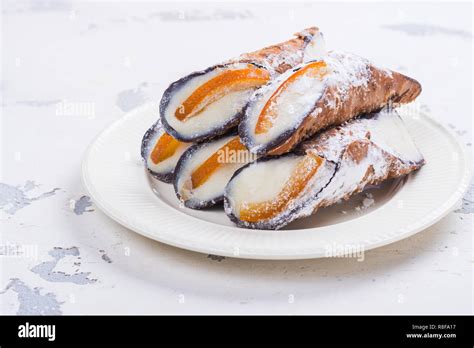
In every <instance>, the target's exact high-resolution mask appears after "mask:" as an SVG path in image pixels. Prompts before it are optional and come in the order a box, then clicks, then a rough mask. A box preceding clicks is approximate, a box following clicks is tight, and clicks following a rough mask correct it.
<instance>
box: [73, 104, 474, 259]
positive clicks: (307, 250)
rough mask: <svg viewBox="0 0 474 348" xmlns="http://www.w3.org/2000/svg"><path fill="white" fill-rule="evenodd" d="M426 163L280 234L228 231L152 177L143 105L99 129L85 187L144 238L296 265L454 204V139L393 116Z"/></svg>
mask: <svg viewBox="0 0 474 348" xmlns="http://www.w3.org/2000/svg"><path fill="white" fill-rule="evenodd" d="M401 116H402V118H403V119H404V121H405V123H406V125H407V127H408V129H409V131H410V133H411V134H412V136H413V137H414V139H415V142H416V144H417V145H418V147H419V149H420V150H421V152H422V153H423V155H424V156H425V159H426V165H425V166H424V167H423V168H422V169H421V170H420V171H419V172H417V173H415V174H413V175H410V176H408V177H407V178H405V179H403V180H398V181H391V182H388V183H385V184H384V185H382V187H380V188H377V189H372V190H371V191H370V192H371V193H372V194H373V197H374V200H375V204H373V205H371V206H370V207H366V206H367V205H368V204H367V203H370V200H366V201H365V203H366V204H365V205H364V204H363V199H364V198H365V197H366V196H365V193H362V194H360V195H358V196H356V197H353V198H352V199H351V200H350V201H349V202H347V203H343V204H337V205H335V206H333V207H330V208H326V209H323V210H320V211H319V212H318V213H317V214H316V215H314V216H312V217H308V218H306V219H302V220H299V221H296V222H294V223H292V224H290V225H288V226H287V228H286V229H284V230H280V231H259V230H246V229H241V228H237V227H235V226H234V225H233V224H232V223H231V222H230V221H229V220H228V219H227V217H226V216H225V214H224V212H223V211H222V209H217V208H216V209H213V210H210V211H194V210H191V209H188V208H184V207H182V206H180V205H179V202H178V200H177V199H176V196H175V194H174V191H173V188H172V186H171V185H167V184H164V183H161V182H158V181H156V180H153V179H151V178H150V177H149V176H148V174H147V172H146V171H145V169H144V166H143V163H142V160H141V157H140V143H141V139H142V136H143V134H144V133H145V131H146V130H147V128H148V127H149V126H150V125H151V124H152V123H153V122H154V121H155V120H156V119H157V117H158V107H157V106H156V105H154V104H147V105H145V106H143V107H140V108H138V109H136V110H134V111H132V112H130V113H128V114H127V115H126V116H124V117H123V118H122V119H120V120H118V121H116V122H115V123H114V124H112V125H111V126H110V127H109V128H107V129H106V130H105V131H104V132H102V133H101V134H100V135H99V136H98V137H97V138H96V140H95V141H94V142H93V143H92V144H91V145H90V147H89V149H88V150H87V152H86V154H85V157H84V160H83V163H82V175H83V182H84V185H85V187H86V189H87V191H88V192H89V194H90V196H91V197H92V199H93V200H94V202H95V204H96V205H97V206H98V207H99V208H100V209H101V210H102V211H103V212H104V213H105V214H107V215H108V216H110V217H111V218H112V219H114V220H116V221H117V222H119V223H120V224H122V225H124V226H126V227H127V228H129V229H131V230H132V231H135V232H137V233H139V234H142V235H144V236H146V237H149V238H151V239H154V240H157V241H160V242H163V243H166V244H170V245H173V246H176V247H179V248H184V249H189V250H194V251H198V252H203V253H209V254H216V255H225V256H231V257H241V258H254V259H303V258H317V257H325V256H330V255H331V253H334V252H337V251H338V250H339V251H340V250H342V249H341V248H345V249H346V250H369V249H372V248H376V247H379V246H382V245H386V244H389V243H393V242H395V241H398V240H401V239H403V238H407V237H408V236H411V235H413V234H415V233H417V232H419V231H421V230H423V229H425V228H427V227H428V226H430V225H432V224H434V223H435V222H437V221H438V220H440V219H441V218H442V217H443V216H445V215H446V214H447V213H449V212H450V211H451V210H452V209H453V208H454V207H455V206H456V204H457V203H458V202H459V200H460V199H461V198H462V196H463V194H464V192H465V191H466V189H467V187H468V183H469V180H470V170H469V163H470V162H469V161H468V156H467V155H466V154H465V153H464V151H463V149H462V148H461V146H460V145H459V144H458V143H457V142H456V140H455V139H454V137H453V136H452V135H451V134H450V133H449V132H448V131H447V130H446V129H444V128H443V127H442V126H441V125H439V124H438V123H436V122H435V121H434V120H432V119H431V118H429V117H427V116H426V115H424V114H422V113H415V114H414V115H413V113H412V115H411V116H408V115H407V114H406V113H405V114H404V113H403V112H401Z"/></svg>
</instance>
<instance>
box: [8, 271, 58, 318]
mask: <svg viewBox="0 0 474 348" xmlns="http://www.w3.org/2000/svg"><path fill="white" fill-rule="evenodd" d="M9 290H11V291H14V292H16V294H17V297H18V303H19V307H18V311H17V312H16V314H20V315H47V314H50V315H52V314H55V315H58V314H62V312H61V304H62V303H63V302H59V301H58V300H57V298H56V295H55V294H53V293H51V292H47V293H44V294H42V293H41V289H40V288H33V289H32V288H30V287H29V286H28V285H26V284H25V283H24V282H23V281H21V280H20V279H18V278H11V279H10V282H9V283H8V284H7V286H6V288H5V290H4V291H2V292H0V295H1V294H4V293H6V292H7V291H9Z"/></svg>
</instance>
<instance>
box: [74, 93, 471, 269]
mask: <svg viewBox="0 0 474 348" xmlns="http://www.w3.org/2000/svg"><path fill="white" fill-rule="evenodd" d="M155 105H156V103H154V102H148V103H145V104H143V105H141V106H139V107H136V108H134V109H132V110H130V111H128V112H127V113H126V114H125V115H123V116H122V117H120V118H119V119H117V120H115V121H113V122H112V123H110V124H108V125H107V126H105V127H104V129H102V131H100V132H99V133H98V134H97V135H96V136H95V137H94V139H93V140H92V141H91V142H90V143H89V144H88V146H87V148H86V150H85V152H84V153H83V156H82V161H81V181H82V184H83V186H84V188H85V189H86V191H87V193H88V194H89V196H90V197H91V199H92V200H93V202H94V204H95V205H96V206H97V207H98V208H99V209H100V210H101V211H102V213H104V214H105V215H106V216H107V217H109V218H111V219H112V220H114V221H115V222H117V223H119V224H121V225H122V226H124V227H126V228H127V229H129V230H131V231H133V232H135V233H138V234H139V235H142V236H144V237H146V238H149V239H152V240H155V241H158V242H160V243H164V244H167V245H171V246H173V247H177V248H180V249H186V250H191V251H194V252H199V253H204V254H213V251H212V250H211V249H212V248H210V247H198V246H195V245H189V244H185V243H184V244H183V243H179V242H177V241H173V240H169V239H166V238H162V237H161V236H160V235H152V234H151V233H149V232H147V231H144V230H142V229H140V228H139V227H138V226H136V225H133V224H131V223H129V222H128V221H127V219H125V218H123V217H122V216H118V215H117V214H115V212H113V211H111V210H110V209H109V208H108V207H107V206H106V204H103V203H102V200H101V197H100V196H101V195H100V193H99V192H98V191H97V190H95V189H94V188H93V184H92V182H91V179H90V177H89V173H88V168H87V167H88V162H89V161H88V159H89V158H90V156H91V154H92V151H93V149H94V148H95V146H96V144H97V143H98V141H99V140H100V139H102V138H104V137H105V136H106V135H107V134H108V133H110V132H113V131H114V129H115V128H117V127H118V126H119V125H120V124H122V123H123V122H124V121H126V120H127V119H129V118H133V117H134V116H135V115H136V114H140V113H143V112H145V111H147V110H149V109H150V108H151V107H152V106H155ZM417 114H418V115H419V116H420V117H423V118H425V119H426V120H427V122H431V123H432V124H433V125H435V126H436V127H438V128H439V129H441V130H442V132H443V133H444V134H446V135H447V136H448V137H449V138H450V140H451V141H452V142H453V143H454V144H456V146H457V147H458V149H459V152H460V154H461V157H462V162H463V167H464V171H463V173H462V174H461V179H460V180H459V185H458V187H457V189H456V190H454V191H453V192H452V193H451V195H450V196H449V198H448V199H447V200H446V201H445V202H444V203H443V204H442V205H440V206H439V207H438V208H437V209H434V210H433V211H432V212H431V213H429V214H427V215H426V216H430V218H429V219H426V221H424V222H422V223H419V224H418V226H416V227H414V228H411V229H408V230H407V231H406V232H404V233H399V234H397V235H395V236H392V237H390V238H386V239H383V240H379V241H377V242H374V243H371V244H369V245H364V249H363V251H364V252H366V251H369V250H372V249H375V248H379V247H382V246H385V245H389V244H392V243H395V242H398V241H400V240H403V239H405V238H408V237H410V236H412V235H415V234H417V233H418V232H420V231H422V230H424V229H426V228H428V227H430V226H432V225H434V224H435V223H437V222H439V221H440V220H441V219H442V218H444V217H445V216H446V215H448V214H449V213H451V212H452V211H453V210H454V208H455V207H456V205H457V204H458V203H459V201H460V200H462V198H463V196H464V194H465V193H466V192H467V189H468V188H469V183H470V180H471V176H472V174H471V161H470V160H469V158H470V157H469V156H468V154H467V149H466V148H465V147H464V146H462V145H461V144H460V143H459V141H458V140H457V139H456V137H455V136H454V134H453V132H451V131H450V130H449V129H448V128H446V127H444V126H443V125H442V124H441V123H440V122H439V121H437V120H436V119H434V118H433V117H431V116H429V115H428V114H426V113H424V112H423V111H421V110H418V111H417ZM143 173H144V180H145V179H146V177H145V175H146V173H145V170H143ZM160 204H162V205H164V206H166V207H167V208H168V209H173V208H172V207H170V206H169V205H167V204H166V203H164V202H161V201H160ZM181 213H182V214H185V213H183V212H181ZM185 215H186V216H188V217H191V218H193V219H196V220H198V221H200V222H202V223H206V224H211V225H213V226H219V227H220V228H223V229H231V230H236V231H242V229H241V228H238V227H236V226H224V225H219V224H217V223H213V222H211V221H206V220H203V219H199V218H198V217H195V216H191V215H188V214H185ZM369 215H370V214H369ZM359 218H360V217H358V218H355V219H351V220H348V221H344V222H341V223H338V224H336V225H341V224H343V225H345V224H350V223H351V222H352V221H354V220H357V219H359ZM325 227H326V226H325ZM318 228H321V227H315V228H309V229H306V230H307V231H311V230H313V229H318ZM326 228H330V226H327V227H326ZM258 231H260V230H258ZM289 231H291V230H289ZM265 232H269V231H265ZM215 252H216V254H217V255H220V256H226V257H232V258H242V259H262V260H297V259H314V258H327V257H330V256H326V255H321V254H320V253H315V254H294V255H288V254H281V255H276V254H272V255H263V254H258V255H254V254H242V253H237V254H236V253H235V252H228V251H226V250H218V251H215Z"/></svg>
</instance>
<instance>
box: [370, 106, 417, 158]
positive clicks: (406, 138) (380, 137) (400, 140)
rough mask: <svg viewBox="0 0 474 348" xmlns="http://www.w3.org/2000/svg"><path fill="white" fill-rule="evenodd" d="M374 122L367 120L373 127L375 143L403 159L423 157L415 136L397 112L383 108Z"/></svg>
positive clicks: (372, 135)
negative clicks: (412, 135) (414, 139)
mask: <svg viewBox="0 0 474 348" xmlns="http://www.w3.org/2000/svg"><path fill="white" fill-rule="evenodd" d="M376 117H377V119H376V120H374V121H373V122H370V120H365V121H366V122H367V123H368V124H369V125H371V127H368V129H369V130H370V132H371V138H370V140H372V141H373V142H374V143H375V144H377V145H379V146H380V147H382V148H384V149H390V152H391V153H392V154H393V155H395V156H397V157H399V158H401V159H403V160H409V161H414V162H418V161H421V160H422V159H423V156H422V155H421V153H420V151H419V150H418V148H417V147H416V144H415V142H414V141H413V138H412V137H411V135H410V133H409V132H408V129H407V128H406V127H405V125H404V123H403V120H402V119H401V118H400V117H399V116H398V114H397V113H396V112H390V111H386V110H383V111H381V112H380V113H379V115H377V116H376Z"/></svg>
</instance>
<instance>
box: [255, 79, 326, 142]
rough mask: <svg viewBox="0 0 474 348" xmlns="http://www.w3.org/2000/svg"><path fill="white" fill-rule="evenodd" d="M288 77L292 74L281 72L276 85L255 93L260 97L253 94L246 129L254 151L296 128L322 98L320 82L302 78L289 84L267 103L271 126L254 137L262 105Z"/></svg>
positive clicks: (321, 81) (263, 105) (322, 89)
mask: <svg viewBox="0 0 474 348" xmlns="http://www.w3.org/2000/svg"><path fill="white" fill-rule="evenodd" d="M292 74H294V72H293V71H290V72H289V73H284V74H283V75H281V76H280V77H279V78H278V79H277V80H276V83H274V84H271V85H267V86H265V87H263V88H262V89H260V90H259V91H258V92H257V93H258V94H260V93H261V94H262V95H258V96H257V94H256V95H254V98H258V99H257V101H256V102H255V103H254V104H252V107H251V108H249V109H248V111H247V112H248V114H247V117H248V126H249V128H250V131H251V134H252V137H253V142H254V144H255V146H254V148H258V147H260V146H262V145H264V144H267V143H269V142H271V141H272V140H274V139H276V138H277V137H278V136H280V135H281V134H282V133H284V132H285V131H287V130H290V129H293V128H295V127H296V125H299V124H300V122H301V121H302V120H303V119H304V118H305V117H306V116H307V115H308V114H309V113H310V112H311V111H312V110H313V108H314V106H315V104H316V102H317V101H318V100H319V98H320V97H321V96H322V95H323V92H324V90H325V83H324V79H322V80H321V79H319V78H314V77H309V76H307V75H303V76H301V77H299V78H298V79H296V80H295V81H292V82H291V84H290V85H289V86H288V87H286V89H285V90H284V91H282V92H281V93H280V94H279V96H278V97H277V98H275V100H273V102H272V103H271V104H270V108H269V109H268V111H269V114H273V115H274V117H275V118H274V119H273V125H272V126H271V127H270V128H269V130H268V131H267V132H265V133H260V134H256V133H255V127H256V125H257V121H258V119H259V116H260V114H261V113H262V110H263V108H264V107H265V104H266V103H267V101H268V100H269V99H270V98H271V97H272V95H273V94H274V93H275V91H276V90H277V89H278V88H279V87H280V86H281V85H282V84H283V83H284V82H285V81H286V80H287V79H288V78H290V77H291V75H292Z"/></svg>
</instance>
